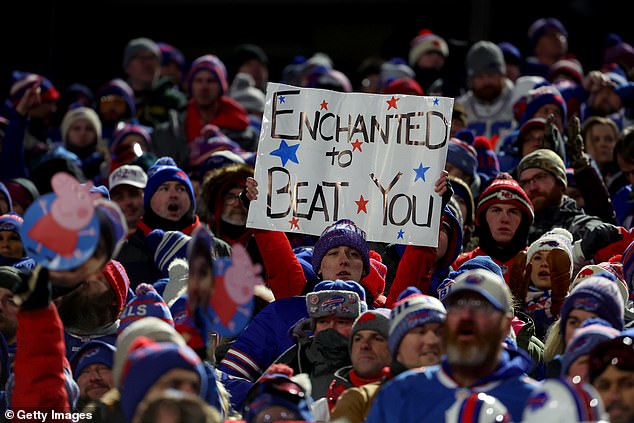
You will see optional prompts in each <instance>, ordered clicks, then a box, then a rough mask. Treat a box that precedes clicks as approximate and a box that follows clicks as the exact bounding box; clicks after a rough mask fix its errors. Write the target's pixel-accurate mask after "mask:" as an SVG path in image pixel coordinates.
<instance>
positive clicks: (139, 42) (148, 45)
mask: <svg viewBox="0 0 634 423" xmlns="http://www.w3.org/2000/svg"><path fill="white" fill-rule="evenodd" d="M144 51H149V52H150V53H153V54H154V55H155V56H156V57H158V59H159V60H161V50H160V48H159V46H158V44H156V43H155V42H154V41H152V40H150V39H149V38H145V37H141V38H134V39H132V40H130V41H129V42H128V44H127V45H126V46H125V49H124V50H123V69H125V68H127V67H128V64H129V63H130V61H131V60H132V59H134V58H135V57H136V56H137V55H138V54H139V53H143V52H144Z"/></svg>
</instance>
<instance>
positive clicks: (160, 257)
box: [146, 229, 191, 278]
mask: <svg viewBox="0 0 634 423" xmlns="http://www.w3.org/2000/svg"><path fill="white" fill-rule="evenodd" d="M190 239H191V237H190V236H189V235H186V234H184V233H182V232H180V231H163V230H162V229H155V230H153V231H152V232H150V233H149V234H148V235H147V237H146V240H147V243H148V245H149V247H150V248H151V249H152V250H153V251H154V262H155V263H156V266H157V267H158V268H159V269H160V271H161V273H162V274H163V277H164V278H167V277H169V271H168V269H169V265H170V263H172V261H173V260H174V259H177V258H181V259H186V258H187V247H188V245H189V240H190Z"/></svg>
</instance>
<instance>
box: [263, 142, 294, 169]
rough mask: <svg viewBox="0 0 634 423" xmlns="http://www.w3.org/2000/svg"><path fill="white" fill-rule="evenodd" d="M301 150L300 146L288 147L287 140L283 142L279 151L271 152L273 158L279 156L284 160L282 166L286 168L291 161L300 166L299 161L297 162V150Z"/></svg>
mask: <svg viewBox="0 0 634 423" xmlns="http://www.w3.org/2000/svg"><path fill="white" fill-rule="evenodd" d="M298 148H299V144H295V145H288V144H286V141H285V140H282V142H281V143H280V146H279V147H278V148H277V150H273V151H271V153H270V154H271V156H278V157H279V158H280V160H282V166H286V162H288V161H289V160H290V161H292V162H293V163H297V164H299V160H297V149H298Z"/></svg>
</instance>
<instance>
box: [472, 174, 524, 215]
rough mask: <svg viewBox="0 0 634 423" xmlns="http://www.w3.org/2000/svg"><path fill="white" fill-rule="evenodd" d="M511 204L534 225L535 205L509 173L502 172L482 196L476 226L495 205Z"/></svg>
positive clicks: (477, 210) (477, 211)
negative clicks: (487, 210)
mask: <svg viewBox="0 0 634 423" xmlns="http://www.w3.org/2000/svg"><path fill="white" fill-rule="evenodd" d="M498 203H511V204H514V205H515V206H517V207H519V209H520V210H521V211H522V214H523V215H524V217H526V218H527V219H528V224H529V225H530V224H532V223H533V219H534V218H535V213H534V211H533V203H531V200H530V198H528V196H527V195H526V193H525V192H524V190H523V189H522V187H520V185H519V184H518V183H517V181H516V180H515V179H513V177H512V176H511V175H510V174H509V173H507V172H500V173H499V174H498V176H496V178H495V179H494V180H493V181H492V182H491V184H490V185H489V186H488V187H487V189H485V190H484V191H483V192H482V194H480V199H479V200H478V208H477V209H476V225H478V226H479V225H480V222H481V221H482V219H484V213H485V212H486V209H488V208H489V207H490V206H492V205H493V204H498Z"/></svg>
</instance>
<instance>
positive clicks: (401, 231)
mask: <svg viewBox="0 0 634 423" xmlns="http://www.w3.org/2000/svg"><path fill="white" fill-rule="evenodd" d="M403 235H405V232H403V230H402V229H401V230H399V231H398V234H397V235H396V239H404V238H403Z"/></svg>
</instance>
